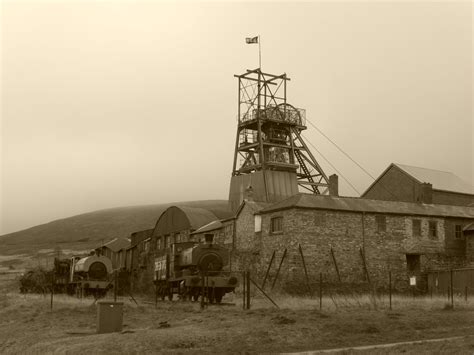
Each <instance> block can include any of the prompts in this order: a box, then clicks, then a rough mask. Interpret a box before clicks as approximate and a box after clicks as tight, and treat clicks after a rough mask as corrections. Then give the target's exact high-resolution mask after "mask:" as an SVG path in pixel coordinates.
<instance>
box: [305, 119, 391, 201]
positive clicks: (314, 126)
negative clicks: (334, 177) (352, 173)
mask: <svg viewBox="0 0 474 355" xmlns="http://www.w3.org/2000/svg"><path fill="white" fill-rule="evenodd" d="M306 122H309V124H310V125H311V126H313V128H314V129H316V130H317V131H318V132H319V133H320V134H321V135H322V136H323V137H324V138H326V139H327V140H328V141H329V142H330V143H331V144H332V145H334V146H335V147H336V148H337V149H338V150H339V151H340V152H341V153H342V154H344V155H345V156H346V157H347V158H349V159H350V160H351V161H352V162H353V163H354V164H355V165H357V166H358V167H359V168H360V169H361V170H362V171H363V172H364V173H366V174H367V175H369V176H370V177H371V178H372V180H374V181H376V180H377V179H376V178H375V177H373V176H372V174H370V173H369V172H368V171H367V170H366V169H364V167H363V166H362V165H360V164H359V163H358V162H357V161H356V160H355V159H354V158H352V157H351V156H350V155H349V154H348V153H346V152H345V151H344V150H343V149H342V148H341V147H339V145H337V144H336V142H334V141H333V140H332V139H331V138H329V137H328V136H327V135H326V134H325V133H324V132H323V131H321V130H320V129H319V128H318V127H317V126H316V125H315V124H314V123H313V122H311V121H310V120H309V119H308V118H306ZM313 147H314V146H313ZM314 149H316V148H314ZM319 154H321V153H320V152H319ZM321 156H323V155H322V154H321ZM326 161H327V160H326ZM328 163H329V162H328ZM329 164H330V163H329ZM331 166H332V165H331ZM333 168H334V167H333ZM334 170H336V169H335V168H334ZM336 171H337V170H336ZM341 176H342V175H341ZM343 178H344V177H343ZM346 181H347V180H346ZM347 183H349V182H348V181H347ZM380 186H381V187H382V188H383V189H384V190H385V191H387V192H388V193H389V194H390V195H392V196H393V197H395V199H398V198H397V196H396V195H395V194H394V193H393V192H392V191H390V190H388V189H387V188H386V187H385V186H383V185H382V184H380ZM359 195H360V193H359Z"/></svg>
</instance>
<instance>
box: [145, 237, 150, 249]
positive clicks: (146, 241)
mask: <svg viewBox="0 0 474 355" xmlns="http://www.w3.org/2000/svg"><path fill="white" fill-rule="evenodd" d="M149 250H150V239H147V240H145V251H149Z"/></svg>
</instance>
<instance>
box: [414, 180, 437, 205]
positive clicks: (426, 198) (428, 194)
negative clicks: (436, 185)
mask: <svg viewBox="0 0 474 355" xmlns="http://www.w3.org/2000/svg"><path fill="white" fill-rule="evenodd" d="M418 201H419V202H421V203H433V185H431V184H430V183H429V182H424V183H422V184H421V186H420V195H419V198H418Z"/></svg>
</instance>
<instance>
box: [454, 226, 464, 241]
mask: <svg viewBox="0 0 474 355" xmlns="http://www.w3.org/2000/svg"><path fill="white" fill-rule="evenodd" d="M454 236H455V237H456V239H462V226H461V225H460V224H456V225H455V226H454Z"/></svg>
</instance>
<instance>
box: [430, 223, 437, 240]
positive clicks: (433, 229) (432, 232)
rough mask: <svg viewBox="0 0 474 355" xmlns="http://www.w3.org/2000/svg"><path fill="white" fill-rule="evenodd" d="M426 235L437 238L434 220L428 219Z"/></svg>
mask: <svg viewBox="0 0 474 355" xmlns="http://www.w3.org/2000/svg"><path fill="white" fill-rule="evenodd" d="M428 231H429V232H428V233H429V234H428V235H429V236H430V238H437V237H438V223H437V222H436V221H430V222H429V226H428Z"/></svg>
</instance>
